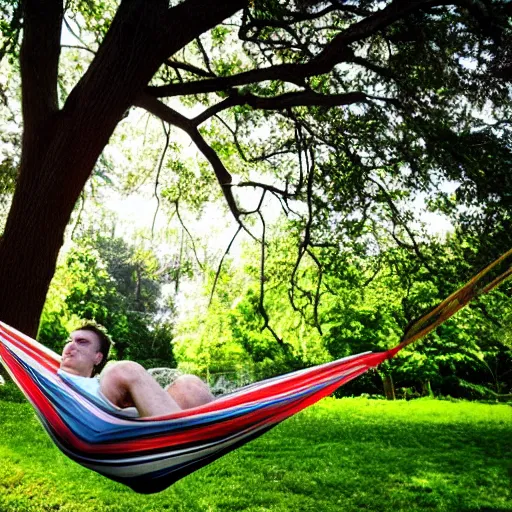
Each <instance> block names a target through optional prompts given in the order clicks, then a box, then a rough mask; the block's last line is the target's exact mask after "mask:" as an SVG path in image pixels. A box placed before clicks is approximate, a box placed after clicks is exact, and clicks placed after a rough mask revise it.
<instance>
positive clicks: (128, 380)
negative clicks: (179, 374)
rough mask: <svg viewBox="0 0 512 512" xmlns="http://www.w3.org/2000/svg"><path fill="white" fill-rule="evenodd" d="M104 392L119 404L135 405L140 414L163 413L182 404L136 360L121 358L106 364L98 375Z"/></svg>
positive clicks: (168, 412)
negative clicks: (108, 364) (121, 359)
mask: <svg viewBox="0 0 512 512" xmlns="http://www.w3.org/2000/svg"><path fill="white" fill-rule="evenodd" d="M100 391H101V392H102V393H103V396H105V398H107V399H108V400H110V401H111V402H112V403H113V404H114V405H117V406H118V407H121V408H125V407H133V406H135V407H136V408H137V411H138V412H139V415H140V416H141V417H147V416H163V415H166V414H171V413H173V412H176V411H180V410H181V407H180V406H179V405H178V404H177V403H176V401H175V400H174V399H173V397H172V395H170V394H169V393H166V391H165V390H163V389H162V388H161V387H160V386H159V384H158V382H157V381H156V380H155V379H154V378H153V377H152V376H151V375H149V373H148V372H147V371H146V370H145V369H144V368H143V367H142V366H141V365H140V364H138V363H134V362H132V361H120V362H118V363H114V364H113V365H111V366H108V367H107V368H105V370H104V371H103V372H102V374H101V377H100Z"/></svg>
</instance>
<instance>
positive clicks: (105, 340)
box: [76, 324, 112, 377]
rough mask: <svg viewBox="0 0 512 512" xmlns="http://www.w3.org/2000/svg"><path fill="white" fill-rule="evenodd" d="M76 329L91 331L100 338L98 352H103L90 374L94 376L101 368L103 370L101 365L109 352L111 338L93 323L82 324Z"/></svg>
mask: <svg viewBox="0 0 512 512" xmlns="http://www.w3.org/2000/svg"><path fill="white" fill-rule="evenodd" d="M76 330H77V331H90V332H93V333H94V334H96V336H97V337H98V339H99V340H100V349H99V352H101V353H102V354H103V359H102V360H101V361H100V362H99V363H98V364H97V365H95V366H94V368H93V370H92V375H91V377H94V376H95V375H97V374H98V373H100V372H101V370H103V367H104V366H105V365H106V364H107V360H108V353H109V352H110V347H111V346H112V340H111V339H110V336H109V335H108V334H107V333H106V331H105V330H104V329H102V328H101V327H100V326H98V325H95V324H84V325H82V326H81V327H79V328H78V329H76Z"/></svg>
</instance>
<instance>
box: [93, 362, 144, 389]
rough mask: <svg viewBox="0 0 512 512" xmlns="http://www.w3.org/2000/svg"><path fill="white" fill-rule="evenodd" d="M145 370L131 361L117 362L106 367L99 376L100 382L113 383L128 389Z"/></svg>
mask: <svg viewBox="0 0 512 512" xmlns="http://www.w3.org/2000/svg"><path fill="white" fill-rule="evenodd" d="M145 373H147V372H146V370H145V369H144V368H143V367H142V366H141V365H140V364H139V363H135V362H133V361H117V362H115V363H113V364H111V365H109V366H107V367H106V368H105V369H104V370H103V372H102V373H101V376H100V382H103V381H109V382H110V381H113V382H116V383H117V384H118V385H121V386H124V387H128V386H129V385H130V384H132V383H133V382H134V381H136V380H137V379H139V378H140V377H141V376H142V375H143V374H145Z"/></svg>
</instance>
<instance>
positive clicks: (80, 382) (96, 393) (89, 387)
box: [57, 370, 139, 418]
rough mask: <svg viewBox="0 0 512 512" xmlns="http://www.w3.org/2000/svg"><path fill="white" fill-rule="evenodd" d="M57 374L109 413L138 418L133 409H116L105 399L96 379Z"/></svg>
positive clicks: (62, 373)
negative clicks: (98, 402) (95, 400)
mask: <svg viewBox="0 0 512 512" xmlns="http://www.w3.org/2000/svg"><path fill="white" fill-rule="evenodd" d="M57 373H58V374H59V375H60V377H61V378H62V379H63V380H64V381H68V382H71V383H73V384H74V385H75V386H77V387H79V388H80V390H82V391H83V392H85V393H86V394H87V395H91V396H93V397H95V398H97V399H98V400H100V401H101V403H102V405H104V406H106V407H107V408H108V409H110V410H111V411H113V412H116V413H118V414H122V415H123V416H127V417H129V418H138V417H139V412H138V411H137V409H136V408H135V407H126V408H124V409H122V408H121V407H117V405H115V404H113V403H112V402H111V401H110V400H108V399H107V398H105V396H104V395H103V393H102V392H101V390H100V381H99V379H97V378H96V377H82V376H81V375H74V374H72V373H68V372H65V371H63V370H58V371H57Z"/></svg>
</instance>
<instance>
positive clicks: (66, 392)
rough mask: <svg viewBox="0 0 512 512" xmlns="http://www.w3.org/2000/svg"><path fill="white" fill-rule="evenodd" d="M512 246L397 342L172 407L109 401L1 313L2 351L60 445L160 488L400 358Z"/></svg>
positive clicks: (103, 470)
mask: <svg viewBox="0 0 512 512" xmlns="http://www.w3.org/2000/svg"><path fill="white" fill-rule="evenodd" d="M511 255H512V251H509V252H508V253H507V254H506V255H504V256H503V257H502V258H500V260H497V262H494V263H493V264H492V265H490V266H489V267H487V269H485V270H484V271H482V272H481V273H480V274H478V276H476V277H475V278H474V279H472V280H471V282H470V283H468V285H466V286H464V287H463V288H461V289H460V290H458V292H456V293H455V294H453V295H451V296H450V297H449V298H448V299H446V300H445V301H443V302H442V303H441V304H440V305H439V306H438V307H437V308H435V309H434V310H432V311H431V312H430V313H429V314H428V315H425V316H424V317H422V318H421V319H419V320H418V321H417V322H415V323H413V324H412V325H411V327H410V328H409V329H408V330H407V332H406V333H405V335H404V338H403V340H402V343H401V344H400V345H398V346H397V347H396V348H394V349H392V350H389V351H386V352H382V353H364V354H359V355H355V356H351V357H347V358H344V359H341V360H339V361H334V362H330V363H326V364H322V365H319V366H316V367H313V368H308V369H304V370H299V371H296V372H293V373H290V374H287V375H283V376H281V377H276V378H272V379H268V380H265V381H262V382H258V383H256V384H251V385H249V386H246V387H244V388H241V389H239V390H238V391H235V392H233V393H230V394H227V395H224V396H222V397H220V398H218V399H217V400H215V401H214V402H211V403H209V404H206V405H203V406H201V407H196V408H194V409H189V410H185V411H180V412H178V413H173V414H170V415H168V416H162V417H152V418H134V419H131V418H130V419H129V418H126V417H123V416H122V415H120V414H119V415H118V414H116V413H112V412H111V411H110V410H106V409H105V407H104V405H103V404H102V403H101V402H99V401H98V400H97V399H95V398H94V397H92V396H88V395H86V394H85V393H84V392H83V391H81V390H79V389H77V388H76V387H73V384H72V382H70V381H67V380H64V379H63V378H61V377H60V376H59V375H58V374H57V370H58V368H59V365H60V356H59V355H57V354H55V353H54V352H52V351H50V350H48V349H47V348H46V347H44V346H43V345H41V344H40V343H38V342H37V341H35V340H33V339H31V338H29V337H28V336H25V335H23V334H22V333H20V332H18V331H16V330H15V329H13V328H11V327H9V326H7V325H6V324H4V323H2V322H0V360H1V361H2V363H3V364H4V366H5V367H6V368H7V370H8V371H9V373H10V375H11V376H12V378H13V379H14V381H15V382H16V383H17V385H18V386H19V387H20V389H21V390H22V391H23V393H24V394H25V396H26V397H27V399H28V400H29V401H30V402H31V403H32V405H33V406H34V408H35V411H36V413H37V415H38V416H39V419H40V420H41V423H42V424H43V426H44V428H45V429H46V430H47V432H48V434H49V435H50V436H51V438H52V439H53V441H54V442H55V444H56V445H57V446H58V447H59V448H60V450H62V452H64V453H65V454H66V455H67V456H69V457H70V458H71V459H73V460H75V461H76V462H78V463H79V464H81V465H83V466H85V467H87V468H89V469H92V470H93V471H96V472H98V473H100V474H102V475H104V476H106V477H108V478H110V479H112V480H115V481H118V482H121V483H123V484H125V485H127V486H129V487H131V488H132V489H133V490H134V491H136V492H139V493H154V492H159V491H161V490H163V489H165V488H167V487H168V486H169V485H171V484H173V483H174V482H176V481H177V480H178V479H180V478H182V477H184V476H186V475H188V474H189V473H191V472H193V471H195V470H196V469H198V468H200V467H202V466H204V465H206V464H208V463H209V462H211V461H213V460H215V459H217V458H218V457H220V456H222V455H224V454H226V453H228V452H229V451H231V450H233V449H234V448H236V447H238V446H241V445H242V444H244V443H246V442H248V441H250V440H252V439H254V438H256V437H258V436H260V435H261V434H263V433H264V432H266V431H268V430H269V429H271V428H272V427H274V426H275V425H277V424H278V423H280V422H281V421H283V420H284V419H286V418H288V417H290V416H292V415H293V414H296V413H297V412H299V411H301V410H302V409H304V408H305V407H308V406H309V405H312V404H314V403H315V402H317V401H318V400H320V399H321V398H323V397H325V396H327V395H329V394H331V393H332V392H333V391H335V390H336V389H337V388H339V387H340V386H342V385H343V384H345V383H347V382H349V381H350V380H352V379H354V378H356V377H358V376H359V375H361V374H363V373H365V372H366V371H368V370H369V369H371V368H375V367H376V366H378V365H379V364H381V363H382V362H383V361H385V360H386V359H389V358H391V357H393V356H394V355H395V354H396V353H397V352H398V351H399V350H400V349H401V348H403V347H404V346H406V345H407V344H409V343H411V342H412V341H415V340H416V339H418V338H419V337H421V336H424V335H425V334H426V333H427V332H430V331H431V330H432V329H434V328H435V327H437V325H439V324H440V323H441V322H442V321H445V320H446V319H447V318H449V317H450V316H451V315H452V314H454V313H455V312H456V311H457V310H458V309H460V308H461V307H462V306H464V305H465V304H467V302H469V300H471V298H473V297H474V296H475V295H477V294H479V293H484V292H487V291H489V290H490V289H491V288H492V287H494V286H496V285H497V284H498V283H499V282H501V281H502V280H503V279H504V278H505V277H508V275H510V273H511V271H510V268H509V269H508V270H506V271H505V273H502V274H501V275H500V276H498V277H497V278H496V277H495V278H493V280H491V281H490V283H489V272H490V271H491V270H492V269H493V268H494V267H495V266H496V265H497V263H503V261H505V259H507V258H510V256H511ZM509 263H510V262H509ZM503 276H505V277H503ZM469 285H470V286H469ZM490 285H492V286H490ZM468 286H469V288H468Z"/></svg>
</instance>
